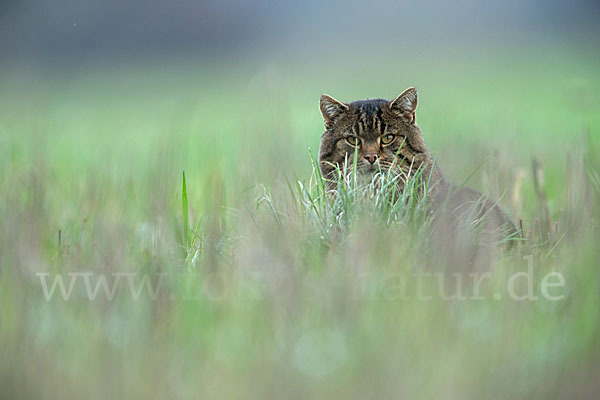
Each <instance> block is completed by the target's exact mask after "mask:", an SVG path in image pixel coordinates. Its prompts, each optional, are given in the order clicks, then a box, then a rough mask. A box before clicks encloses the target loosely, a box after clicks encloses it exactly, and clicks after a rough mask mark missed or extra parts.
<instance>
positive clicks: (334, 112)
mask: <svg viewBox="0 0 600 400" xmlns="http://www.w3.org/2000/svg"><path fill="white" fill-rule="evenodd" d="M319 108H320V109H321V114H323V119H324V120H325V126H326V127H327V128H329V127H330V126H331V124H333V121H334V120H335V119H336V118H337V117H339V116H340V115H341V114H343V113H344V112H346V111H348V105H347V104H344V103H342V102H341V101H338V100H336V99H334V98H333V97H331V96H328V95H326V94H322V95H321V99H320V100H319Z"/></svg>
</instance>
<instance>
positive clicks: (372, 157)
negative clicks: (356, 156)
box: [365, 153, 377, 164]
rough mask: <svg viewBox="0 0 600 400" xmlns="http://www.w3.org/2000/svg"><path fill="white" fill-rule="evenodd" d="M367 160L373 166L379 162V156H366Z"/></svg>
mask: <svg viewBox="0 0 600 400" xmlns="http://www.w3.org/2000/svg"><path fill="white" fill-rule="evenodd" d="M365 160H367V161H368V162H369V163H371V164H375V161H377V154H373V153H371V154H365Z"/></svg>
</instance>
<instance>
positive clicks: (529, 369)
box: [0, 55, 600, 399]
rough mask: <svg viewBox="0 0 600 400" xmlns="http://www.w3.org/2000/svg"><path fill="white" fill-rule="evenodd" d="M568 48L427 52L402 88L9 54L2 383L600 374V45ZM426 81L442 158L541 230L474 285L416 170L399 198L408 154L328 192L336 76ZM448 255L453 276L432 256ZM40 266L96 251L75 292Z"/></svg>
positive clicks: (317, 388)
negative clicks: (327, 137)
mask: <svg viewBox="0 0 600 400" xmlns="http://www.w3.org/2000/svg"><path fill="white" fill-rule="evenodd" d="M561 60H563V61H561V63H556V64H554V66H553V68H552V69H544V70H543V73H540V72H539V69H538V68H537V66H538V63H541V62H542V61H543V60H535V59H533V57H530V58H527V57H524V58H521V59H519V61H518V63H519V65H518V68H517V67H515V68H512V69H511V70H510V71H508V70H507V69H506V68H503V67H502V64H500V65H497V64H493V63H492V64H490V65H485V68H480V67H481V65H482V64H481V63H480V64H477V68H478V69H475V68H476V67H469V66H464V65H463V64H457V65H458V66H460V67H461V68H456V69H454V70H452V69H445V70H444V71H445V72H444V73H445V75H436V74H435V71H436V70H435V69H433V68H430V69H427V68H417V67H416V66H415V67H414V68H413V69H412V70H410V69H409V70H407V71H406V75H407V76H408V75H410V76H414V81H413V80H411V81H410V82H408V81H407V82H405V83H402V82H400V83H398V84H399V85H401V87H394V88H390V87H389V80H385V79H381V80H377V79H376V80H373V81H370V82H367V83H361V85H362V87H359V86H350V85H349V83H348V82H352V79H350V78H351V77H350V75H348V76H344V75H343V74H341V75H339V76H337V77H330V76H326V77H319V76H315V77H313V78H314V79H309V80H308V81H309V82H307V80H306V76H304V75H303V74H301V73H300V72H298V71H294V70H290V72H284V71H283V70H280V71H279V72H277V71H275V72H273V71H272V70H268V71H266V72H264V71H263V72H255V71H253V70H252V69H251V68H250V67H243V66H242V67H239V68H240V69H239V71H238V72H237V73H236V74H230V73H229V72H227V71H225V72H223V71H220V72H219V71H215V70H206V71H202V73H201V74H199V75H198V74H196V73H193V72H190V71H185V70H182V72H181V73H177V71H178V68H179V67H178V66H177V65H173V66H172V67H171V68H172V69H168V70H167V69H165V71H167V72H164V71H163V72H161V71H160V70H152V69H138V70H137V71H136V76H137V78H135V77H133V75H132V74H131V73H130V72H128V71H127V70H119V69H112V70H111V69H107V70H105V71H104V72H103V73H93V71H88V70H86V71H85V73H81V75H79V76H77V75H74V76H70V77H69V76H58V77H54V78H55V79H48V78H47V77H38V78H35V77H33V78H32V77H29V76H22V75H19V74H14V73H12V74H9V73H8V72H6V73H5V74H4V75H3V76H4V77H5V78H6V79H3V80H2V82H0V84H1V85H2V87H1V88H0V89H3V90H2V93H8V92H7V90H8V89H11V91H10V93H13V95H12V96H11V97H10V98H8V97H6V96H4V97H2V98H0V102H1V104H0V132H2V134H1V135H0V143H1V145H0V199H1V201H0V218H2V221H3V224H2V225H1V227H0V266H1V269H0V315H1V317H0V346H1V348H2V349H3V357H1V359H0V387H2V388H3V389H2V391H3V393H4V394H5V395H6V396H8V397H11V398H16V397H19V398H40V397H43V398H57V397H61V398H82V397H84V398H106V397H118V398H141V397H145V398H165V397H168V398H189V397H194V398H198V397H200V398H240V397H243V398H260V399H262V398H266V397H277V398H281V397H284V398H332V397H335V398H372V397H379V398H398V397H400V398H440V397H442V398H497V397H498V393H501V394H502V397H507V398H565V397H569V398H570V397H590V398H593V396H594V395H595V394H596V393H597V391H598V389H600V388H599V387H598V384H597V382H596V379H595V378H596V377H597V376H598V373H599V371H600V365H599V364H598V361H597V360H598V355H599V354H600V342H599V341H598V337H600V336H599V333H600V332H599V327H600V320H599V314H598V312H597V310H598V308H599V306H600V276H599V269H598V262H599V260H600V254H599V250H598V246H597V243H596V242H597V237H598V235H599V234H600V232H599V228H600V227H599V216H600V184H599V179H598V176H599V174H600V160H599V159H598V157H597V154H598V152H599V150H600V141H599V136H598V135H599V132H600V116H599V114H598V112H597V110H598V107H599V106H600V97H598V93H600V91H598V90H597V89H598V88H599V87H600V80H599V79H598V71H599V69H598V65H597V64H596V63H594V62H593V61H592V60H590V59H589V58H588V57H586V56H585V55H581V56H576V57H565V58H564V59H563V58H561ZM463 67H464V68H463ZM244 68H247V69H244ZM406 68H410V67H406ZM469 68H472V69H471V70H469ZM479 68H480V69H479ZM106 71H108V72H106ZM111 71H112V72H111ZM250 71H253V72H250ZM565 71H569V73H568V74H567V73H565ZM393 73H394V70H393V69H391V67H390V69H389V70H386V69H384V70H382V71H381V76H392V74H393ZM349 74H350V72H349ZM447 74H452V79H447ZM231 76H234V78H231ZM9 78H10V79H9ZM36 79H37V80H36ZM248 82H251V83H250V84H248ZM413 84H414V85H416V86H417V87H418V88H419V89H420V96H421V97H420V104H419V110H418V112H417V122H418V123H419V125H420V127H421V129H422V130H423V133H424V135H425V138H426V140H427V142H428V145H429V147H430V148H431V149H432V150H433V151H434V153H435V154H436V156H437V159H438V161H439V164H440V166H441V168H442V169H443V170H444V172H445V173H446V175H447V176H448V178H449V179H450V180H452V181H453V182H455V183H459V184H460V183H461V182H463V181H465V180H466V181H467V182H466V184H467V185H469V186H473V187H475V188H477V189H479V190H481V191H483V192H484V193H487V194H489V195H490V196H491V197H492V198H494V199H500V203H501V205H502V206H503V207H504V208H505V209H506V210H507V211H508V213H509V214H511V216H512V218H513V220H514V221H515V222H517V224H518V225H520V226H522V229H523V233H524V238H525V239H524V241H523V243H522V245H520V246H519V249H517V250H515V251H513V252H510V253H504V254H502V256H500V257H498V259H496V260H495V262H494V264H495V266H494V268H493V269H491V270H490V271H489V272H490V277H489V279H488V280H486V282H485V283H484V284H482V285H480V287H479V289H478V291H476V290H477V288H476V285H475V284H474V282H473V281H472V280H469V281H464V284H463V287H462V292H460V293H459V292H457V291H455V290H454V289H453V286H451V285H449V284H448V282H453V280H454V279H456V278H455V276H454V275H452V273H453V272H456V271H457V270H446V269H440V268H437V269H436V268H435V266H433V267H431V266H428V264H427V263H426V262H425V261H426V259H427V248H428V236H427V232H428V229H427V228H428V219H427V217H426V215H425V214H424V213H423V207H422V203H421V201H422V199H421V200H420V199H419V197H418V196H413V195H411V193H412V192H413V191H410V190H408V191H406V192H404V193H403V194H402V196H405V197H404V198H401V199H399V201H397V200H398V199H394V201H389V197H388V196H387V195H386V193H387V194H389V195H392V193H394V192H393V191H391V193H389V192H388V191H387V190H385V188H391V186H392V183H393V182H391V181H390V179H389V177H385V176H382V181H381V185H383V188H384V190H379V191H378V190H375V188H374V187H370V186H369V184H368V183H367V184H362V183H361V182H354V181H352V175H351V174H344V176H346V178H342V177H341V176H340V182H339V184H340V185H339V187H340V195H339V196H338V197H335V198H331V197H329V196H327V195H326V193H325V188H324V186H323V182H322V180H321V177H320V176H319V172H318V169H317V168H315V164H314V160H311V156H310V155H309V154H310V153H309V151H308V150H307V149H308V148H309V147H310V148H312V149H313V151H312V153H313V154H314V151H315V150H316V148H317V146H318V142H319V135H320V133H321V132H322V121H321V120H320V115H319V114H318V107H317V101H318V97H319V95H320V94H321V92H329V93H330V94H332V95H334V96H335V97H336V98H340V99H342V100H350V99H354V98H360V97H366V96H371V97H374V96H382V97H388V98H392V97H394V96H395V95H397V94H398V93H399V92H400V91H402V90H403V89H404V87H406V86H410V85H413ZM338 92H339V93H338ZM515 93H519V95H518V96H515ZM532 160H537V161H535V162H534V161H532ZM182 171H185V174H184V175H183V176H182V175H181V174H182ZM344 179H346V181H344ZM348 179H350V180H348ZM411 202H412V203H411ZM59 232H60V233H59ZM524 256H525V257H528V258H525V259H524V258H523V257H524ZM529 257H530V258H529ZM529 265H532V268H533V269H532V271H533V280H532V284H533V294H534V295H535V296H538V297H540V299H538V300H536V301H515V300H513V299H511V298H510V297H509V295H508V292H507V289H506V286H507V282H508V281H509V280H510V277H511V276H512V275H513V274H514V273H517V272H527V271H528V267H529ZM455 267H459V268H458V272H461V273H464V272H465V271H463V270H462V269H461V268H460V266H455ZM430 272H435V273H439V272H444V273H445V275H431V276H430V277H428V278H427V279H421V278H422V277H423V276H422V275H420V277H421V278H418V274H426V273H430ZM552 272H558V273H560V274H562V276H563V277H564V282H565V283H564V286H563V287H550V288H549V289H548V290H549V292H550V293H551V294H552V295H556V296H558V295H561V294H564V296H565V297H564V299H561V300H558V301H549V300H546V299H544V298H542V292H541V284H542V280H543V279H544V277H545V276H546V275H547V274H548V273H552ZM39 273H47V274H48V275H47V279H48V283H49V284H51V283H52V280H53V279H54V277H56V276H62V277H64V279H65V284H66V287H67V288H68V284H69V282H70V281H69V279H70V275H68V274H69V273H71V274H72V273H92V274H91V275H86V276H87V278H85V276H84V275H79V276H77V278H76V279H77V280H76V281H75V283H74V285H73V293H72V295H71V297H70V300H69V301H65V300H63V298H62V296H61V295H60V288H59V287H57V288H56V289H55V290H56V291H55V294H54V296H52V298H51V299H50V300H46V298H45V296H44V292H43V290H42V285H41V277H40V275H38V274H39ZM127 274H135V275H127ZM71 276H73V275H71ZM102 276H105V277H106V279H107V281H106V282H107V284H108V287H109V289H110V288H111V287H112V286H111V285H112V284H114V283H115V282H119V284H118V286H117V289H116V291H115V296H114V299H112V300H111V301H109V300H108V299H107V298H106V296H103V294H104V288H103V286H102V285H101V284H100V286H98V288H99V289H98V295H97V296H96V298H95V299H94V300H93V301H90V300H89V299H88V297H87V290H86V279H88V281H87V284H88V285H89V286H90V287H91V288H96V285H98V284H99V283H98V282H100V281H101V279H102V278H101V277H102ZM439 276H442V278H439ZM144 279H146V280H144ZM469 279H470V278H469ZM550 281H551V282H555V283H556V282H557V281H556V279H554V278H553V279H552V280H550ZM440 282H442V283H440ZM145 285H150V287H151V288H152V289H157V288H158V289H157V290H156V291H155V292H152V293H155V296H153V295H151V294H147V291H146V289H145V288H146V287H147V286H145ZM440 286H443V288H444V289H445V291H443V293H442V295H441V296H440V295H438V294H439V290H438V289H439V287H440ZM517 286H518V287H517V292H518V293H519V294H526V293H527V291H528V289H529V287H528V282H527V281H526V280H520V281H519V284H518V285H517ZM132 287H133V288H134V289H135V290H140V288H141V290H142V291H141V292H140V293H142V294H141V295H140V296H139V299H138V300H134V299H133V298H132V295H131V292H130V288H132ZM496 294H500V298H499V299H496V298H495V297H494V295H496ZM429 295H431V297H432V298H431V299H424V297H429ZM457 296H458V298H454V299H451V297H457ZM461 296H463V297H465V296H466V297H467V298H472V297H482V298H483V299H482V300H468V299H467V300H464V299H462V298H461ZM153 297H154V298H153Z"/></svg>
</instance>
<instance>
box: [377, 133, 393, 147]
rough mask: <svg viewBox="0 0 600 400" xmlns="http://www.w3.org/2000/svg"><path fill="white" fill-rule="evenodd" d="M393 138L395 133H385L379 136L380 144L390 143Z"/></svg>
mask: <svg viewBox="0 0 600 400" xmlns="http://www.w3.org/2000/svg"><path fill="white" fill-rule="evenodd" d="M394 139H396V135H392V134H389V135H385V136H382V137H381V144H383V145H388V144H390V143H392V142H393V141H394Z"/></svg>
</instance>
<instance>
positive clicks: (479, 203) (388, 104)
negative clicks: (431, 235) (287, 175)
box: [319, 87, 517, 242]
mask: <svg viewBox="0 0 600 400" xmlns="http://www.w3.org/2000/svg"><path fill="white" fill-rule="evenodd" d="M320 109H321V113H322V114H323V118H324V120H325V128H326V129H325V132H324V133H323V135H322V137H321V145H320V148H319V167H320V169H321V173H322V175H323V177H324V178H325V179H326V182H327V188H328V190H330V191H334V190H335V189H336V188H337V184H338V175H339V172H338V171H340V170H341V171H344V170H346V171H348V170H351V169H352V168H353V167H354V166H356V169H357V170H358V173H359V174H361V175H366V176H370V175H374V174H375V173H377V172H380V171H381V172H384V173H387V174H388V175H389V174H401V175H402V178H403V179H398V182H399V185H403V182H406V179H407V178H410V176H411V174H414V173H415V171H419V170H420V171H421V172H420V173H421V174H422V176H423V177H427V178H428V179H427V180H428V182H429V184H428V192H427V198H426V203H427V207H428V209H429V210H430V212H431V213H432V214H434V215H435V214H438V216H437V220H438V230H442V231H445V232H446V233H447V234H449V235H454V234H455V228H456V226H457V225H459V224H460V223H461V222H465V221H464V220H465V219H467V218H468V219H472V220H476V221H477V222H478V223H480V225H481V226H482V227H483V229H484V230H485V231H486V232H488V236H489V237H490V239H492V240H494V242H498V241H501V240H502V239H504V238H506V237H515V236H516V234H517V230H516V228H515V226H514V225H513V223H512V222H511V220H510V219H509V217H508V216H507V215H506V214H505V213H504V211H502V209H501V208H500V207H499V206H498V205H497V204H496V203H494V202H492V201H490V200H488V199H487V198H485V197H484V196H483V195H482V194H481V193H479V192H477V191H475V190H473V189H470V188H467V187H457V186H455V185H452V184H451V183H449V182H448V181H446V179H444V176H443V174H442V172H441V171H440V169H439V168H438V166H437V165H436V163H435V162H434V158H433V156H432V155H431V153H430V151H429V150H428V148H427V146H426V145H425V141H424V139H423V135H422V134H421V130H420V129H419V127H418V126H417V125H416V122H415V111H416V109H417V90H416V89H415V88H412V87H411V88H408V89H406V90H405V91H404V92H403V93H402V94H401V95H399V96H398V97H397V98H396V99H394V100H392V101H388V100H384V99H374V100H359V101H355V102H352V103H343V102H340V101H338V100H336V99H334V98H333V97H330V96H328V95H322V96H321V99H320ZM355 154H356V156H357V159H356V160H354V156H355ZM346 163H348V165H346ZM421 181H422V182H424V181H425V179H422V180H421ZM400 189H401V188H400ZM441 210H444V212H442V211H441ZM442 222H443V223H442ZM470 222H471V221H466V225H473V224H471V223H470ZM463 225H465V224H463ZM440 226H441V228H440Z"/></svg>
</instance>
